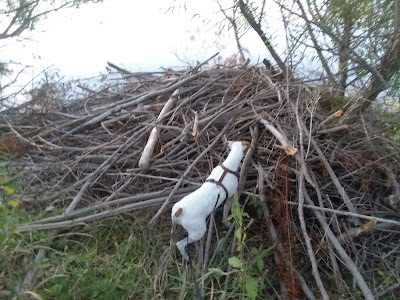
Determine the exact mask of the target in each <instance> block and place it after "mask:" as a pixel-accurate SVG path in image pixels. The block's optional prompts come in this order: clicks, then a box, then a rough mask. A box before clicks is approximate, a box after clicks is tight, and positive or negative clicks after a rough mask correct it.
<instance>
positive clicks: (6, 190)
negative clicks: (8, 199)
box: [3, 186, 14, 195]
mask: <svg viewBox="0 0 400 300" xmlns="http://www.w3.org/2000/svg"><path fill="white" fill-rule="evenodd" d="M3 191H4V192H5V193H6V194H7V195H12V193H14V189H13V188H11V187H10V186H3Z"/></svg>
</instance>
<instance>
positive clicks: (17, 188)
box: [8, 182, 21, 191]
mask: <svg viewBox="0 0 400 300" xmlns="http://www.w3.org/2000/svg"><path fill="white" fill-rule="evenodd" d="M8 186H9V187H10V188H12V189H13V190H14V191H16V190H19V189H20V188H21V185H20V184H19V183H18V182H11V183H10V184H9V185H8Z"/></svg>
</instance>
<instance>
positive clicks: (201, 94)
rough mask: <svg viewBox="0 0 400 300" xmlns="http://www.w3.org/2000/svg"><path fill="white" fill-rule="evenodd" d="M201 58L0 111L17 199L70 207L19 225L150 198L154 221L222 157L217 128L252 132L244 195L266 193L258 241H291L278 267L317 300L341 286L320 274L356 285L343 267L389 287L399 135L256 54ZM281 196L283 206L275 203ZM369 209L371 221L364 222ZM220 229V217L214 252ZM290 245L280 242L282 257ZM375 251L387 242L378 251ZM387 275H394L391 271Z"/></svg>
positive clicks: (133, 206) (225, 133)
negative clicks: (253, 62) (327, 100)
mask: <svg viewBox="0 0 400 300" xmlns="http://www.w3.org/2000/svg"><path fill="white" fill-rule="evenodd" d="M206 62H207V61H205V62H203V63H201V64H199V65H197V66H194V67H193V68H189V69H187V70H182V71H171V70H169V69H168V70H165V71H163V72H157V73H130V72H129V71H126V70H122V69H121V70H118V72H119V73H117V74H114V75H115V76H117V79H116V80H114V81H113V83H112V84H110V85H109V86H107V85H106V86H101V87H99V88H98V89H97V90H95V89H93V88H90V89H80V90H82V91H83V93H86V94H85V96H84V97H82V98H80V99H77V100H75V101H72V102H65V105H63V106H62V107H61V108H60V109H59V111H54V110H53V111H49V112H48V113H45V114H43V113H37V112H36V113H35V112H27V111H24V112H19V113H16V110H15V109H14V110H13V111H10V112H5V113H4V118H5V119H4V122H3V126H2V127H1V130H2V131H4V132H5V133H9V134H12V136H13V137H14V138H13V139H4V143H5V144H7V143H9V144H10V145H4V146H5V147H7V148H8V149H14V150H13V151H14V152H15V153H18V156H19V157H18V158H15V159H14V160H13V161H12V162H11V163H10V165H9V168H10V169H12V170H14V171H17V172H19V174H21V181H22V182H21V183H22V186H23V189H22V190H21V191H20V196H21V199H22V200H23V202H24V203H23V205H24V206H25V207H26V209H32V210H34V209H37V207H41V208H42V209H43V211H45V210H46V209H47V208H49V207H57V208H62V211H64V213H63V214H61V215H60V214H53V213H51V212H50V211H51V209H49V213H48V215H46V216H44V217H43V218H42V219H40V220H35V221H33V222H30V223H26V224H20V225H19V226H18V228H17V229H18V230H19V231H20V232H27V231H33V230H59V229H62V228H67V227H70V226H76V225H84V224H88V223H89V222H92V221H94V220H98V219H100V218H107V217H110V216H114V215H116V214H123V213H126V212H132V211H135V210H139V209H145V208H148V207H156V208H158V212H157V213H156V214H155V216H154V218H153V220H152V221H151V223H152V224H153V225H154V224H157V222H156V221H157V220H158V218H159V217H160V216H161V215H164V214H165V215H169V206H170V204H171V203H172V202H174V201H177V200H179V199H180V198H182V197H183V196H184V195H186V194H187V193H189V192H191V191H193V190H194V189H195V188H197V187H198V186H199V185H201V184H202V183H203V182H204V180H205V179H206V177H207V176H208V174H209V172H210V171H211V169H212V168H213V167H215V166H216V165H217V164H218V163H219V162H220V161H221V160H223V159H224V158H225V157H226V153H227V149H226V147H225V146H224V144H223V142H222V139H223V137H226V138H227V139H228V140H247V141H252V142H251V148H250V150H249V151H248V153H247V155H246V158H245V160H244V163H243V165H244V167H243V169H242V171H241V176H240V186H239V194H240V195H241V197H240V202H241V203H244V200H245V198H246V197H249V196H251V197H256V198H259V199H262V203H263V213H262V215H263V216H264V217H262V218H259V217H258V214H257V211H254V210H257V209H256V208H254V207H252V206H251V205H250V204H247V205H246V208H245V209H248V210H249V215H250V216H251V217H252V218H253V219H254V220H255V222H254V224H256V225H258V226H255V225H252V227H251V229H252V234H254V235H255V236H256V235H257V234H262V232H261V230H260V229H259V228H262V223H263V222H265V219H268V224H270V225H271V226H269V227H268V230H267V231H266V232H268V233H269V237H270V238H269V239H265V240H264V241H263V242H260V243H268V242H270V243H272V244H277V245H284V247H289V248H290V249H293V253H295V255H294V256H291V257H285V262H284V269H286V270H290V274H292V275H291V276H292V277H293V280H294V281H296V282H297V283H298V284H299V290H300V287H301V292H302V293H303V294H304V295H306V297H308V298H309V299H314V298H315V296H314V295H313V292H312V291H314V292H315V291H316V290H317V288H319V291H320V292H321V294H322V295H323V298H327V297H332V298H333V296H332V295H336V296H338V295H337V294H335V293H336V291H335V290H332V289H329V288H328V285H327V284H326V283H325V280H328V278H329V276H330V275H333V276H335V278H336V282H341V283H342V284H343V285H344V286H343V288H341V289H340V290H341V291H346V290H347V291H350V290H352V287H351V286H350V285H351V282H349V281H348V278H349V277H348V276H346V275H349V274H351V275H352V277H353V278H354V280H355V282H356V283H357V284H358V286H359V288H360V290H361V291H362V293H363V295H364V297H365V298H369V299H372V298H373V297H374V295H375V294H377V293H378V292H380V293H383V291H384V292H385V293H386V294H388V293H392V292H391V290H390V288H391V287H390V286H388V285H387V283H385V282H383V281H379V282H378V281H377V278H380V276H377V275H376V274H375V273H376V272H377V271H376V270H381V269H382V268H386V269H390V268H393V270H395V263H396V259H395V257H396V255H398V254H399V253H398V252H400V249H398V250H395V251H392V250H393V249H397V248H395V242H389V243H387V242H384V241H395V240H398V235H399V230H398V229H399V226H400V225H399V224H400V213H399V211H398V207H396V205H393V204H391V203H388V201H389V200H387V199H392V198H393V197H396V199H397V198H398V195H399V182H400V180H399V174H400V164H399V159H400V158H399V155H398V150H399V147H398V145H397V144H396V143H394V142H393V141H390V140H388V139H384V138H381V137H379V136H377V135H376V134H375V133H374V132H373V131H370V130H369V128H370V127H369V126H368V124H367V121H365V120H363V124H360V126H358V124H354V123H352V124H351V126H348V124H339V123H340V122H345V121H343V120H341V118H340V115H338V114H333V115H332V114H331V113H329V112H327V111H325V110H324V108H323V107H321V105H320V100H321V99H320V98H321V95H324V94H329V93H325V91H324V90H323V88H322V87H318V86H316V85H306V84H302V83H299V82H296V83H293V84H292V83H290V82H289V81H288V80H287V79H288V78H287V79H286V81H284V82H278V81H277V79H276V78H272V77H271V74H270V71H269V70H267V69H265V68H264V69H263V68H259V67H256V66H247V65H244V66H234V67H221V66H218V67H216V68H210V67H207V66H206ZM117 69H118V68H117ZM120 72H122V73H124V74H125V75H124V76H125V77H124V76H122V75H121V74H120ZM127 72H128V73H129V74H128V73H127ZM118 75H119V77H118ZM111 86H112V88H111ZM178 89H179V90H178ZM174 92H175V93H174ZM174 94H175V95H174ZM178 94H179V95H178ZM169 99H174V100H173V101H171V100H169ZM168 101H170V102H169V104H168ZM172 102H173V103H172ZM44 111H48V110H46V109H45V110H44ZM328 126H329V127H328ZM154 129H156V134H154ZM152 131H153V134H152V133H151V132H152ZM149 136H150V138H149ZM15 140H19V141H20V143H15V142H14V141H15ZM146 144H149V146H148V147H147V148H148V151H147V152H146V151H144V149H146ZM141 157H143V160H144V163H143V165H142V164H140V158H141ZM299 178H300V179H301V178H304V180H305V183H304V184H302V183H301V181H302V180H300V182H299ZM264 183H266V186H264ZM303 196H304V200H305V202H306V204H303V198H302V197H303ZM298 200H301V201H300V202H298ZM279 205H281V208H282V207H284V209H285V210H286V211H284V212H285V215H286V216H288V217H287V218H283V212H282V211H279V210H278V211H276V207H278V206H279ZM282 205H283V206H282ZM268 207H269V209H268V210H267V208H268ZM215 219H216V220H218V212H216V218H215ZM363 219H365V220H368V221H371V222H370V223H367V224H374V226H373V227H371V228H370V227H368V226H366V225H365V223H366V222H363V223H364V225H360V226H359V223H360V221H361V220H363ZM375 223H377V224H376V225H375ZM211 224H214V223H213V222H211ZM385 224H386V225H385ZM282 225H283V226H282ZM253 226H254V227H253ZM166 230H167V229H166ZM218 230H219V225H218V222H217V221H216V222H215V228H214V233H212V232H211V231H210V235H209V240H208V242H207V249H206V252H205V257H206V263H208V264H209V263H210V259H209V258H210V257H212V251H213V248H212V243H211V242H210V241H211V240H213V239H215V238H216V236H221V235H220V234H219V233H218ZM383 233H384V234H385V239H383V238H381V237H380V235H382V234H383ZM249 234H250V233H249ZM287 237H290V239H288V240H285V238H287ZM327 238H328V240H327ZM232 245H233V246H232V247H233V248H232V249H233V252H234V250H235V244H232ZM317 245H318V246H317ZM321 245H326V247H325V246H324V247H321ZM264 246H265V245H264ZM318 247H319V248H318ZM327 247H328V248H327ZM285 249H286V248H282V247H281V246H278V247H277V249H276V251H277V252H276V253H277V254H276V255H277V256H276V257H275V259H276V261H275V262H276V264H278V263H279V259H280V257H282V256H281V255H280V253H281V252H284V251H285ZM381 253H387V257H386V259H385V261H383V259H382V258H381V257H382V256H381ZM38 254H40V255H42V254H43V253H42V252H40V253H38ZM361 256H362V257H363V259H358V257H361ZM341 261H342V262H344V264H340V262H341ZM300 262H302V263H301V264H300ZM326 262H329V263H326ZM211 263H212V261H211ZM205 267H207V266H205ZM282 270H283V269H282ZM282 270H281V271H280V272H283V271H282ZM287 272H289V271H287ZM389 273H390V272H389ZM281 275H285V274H281ZM29 276H30V275H29ZM340 276H343V277H341V278H339V277H340ZM393 276H394V277H393V278H399V274H398V272H397V273H396V274H395V275H393ZM396 276H397V277H396ZM228 278H229V277H228ZM313 279H315V281H314V280H313ZM339 279H340V280H339ZM393 280H394V279H393ZM29 281H31V279H30V280H29ZM322 282H323V283H324V285H322ZM392 283H393V282H392ZM346 284H347V285H348V286H347V287H346V286H345V285H346ZM385 284H386V285H385ZM281 287H282V289H281ZM378 287H379V288H378ZM291 288H292V287H290V286H288V285H286V284H282V285H280V284H278V286H276V287H274V290H278V291H281V294H282V295H284V294H285V293H286V292H285V290H286V291H287V290H288V289H291ZM393 293H394V292H393ZM300 298H301V297H300Z"/></svg>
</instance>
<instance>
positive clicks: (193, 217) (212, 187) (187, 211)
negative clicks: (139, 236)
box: [171, 142, 250, 260]
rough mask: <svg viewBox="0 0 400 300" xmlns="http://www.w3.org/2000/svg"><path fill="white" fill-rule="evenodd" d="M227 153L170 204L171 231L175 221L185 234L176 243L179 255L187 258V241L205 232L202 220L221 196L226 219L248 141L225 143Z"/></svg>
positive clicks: (190, 241) (197, 237)
mask: <svg viewBox="0 0 400 300" xmlns="http://www.w3.org/2000/svg"><path fill="white" fill-rule="evenodd" d="M228 146H229V148H230V150H231V151H230V153H229V155H228V157H227V158H226V160H225V161H224V162H223V163H222V164H220V165H219V166H217V167H215V168H214V170H212V172H211V174H210V176H208V178H207V179H206V181H205V182H204V183H203V184H202V186H201V187H200V188H198V189H197V190H195V191H194V192H193V193H191V194H189V195H187V196H185V197H184V198H182V200H180V201H179V202H177V203H175V205H174V206H173V207H172V214H171V218H172V232H174V231H175V228H176V226H177V224H179V225H182V226H183V228H185V230H186V231H187V232H188V236H187V237H186V238H184V239H182V240H180V241H179V242H177V243H176V246H177V248H178V249H179V251H180V253H181V254H182V257H183V258H184V259H186V260H188V259H189V257H188V255H187V253H186V251H185V248H186V246H187V245H188V244H191V243H193V242H196V241H198V240H200V239H201V238H202V237H203V235H204V233H205V232H206V229H207V228H206V219H207V217H208V216H209V215H210V214H211V213H212V211H213V210H214V209H216V208H217V207H219V206H220V205H221V204H222V202H224V200H225V199H228V200H227V201H226V203H225V206H224V213H223V222H224V224H225V225H227V226H229V223H228V221H227V217H228V213H229V211H230V204H231V201H230V200H231V198H232V197H233V195H234V194H235V193H236V190H237V188H238V174H237V171H238V169H239V165H240V162H241V161H242V159H243V157H244V153H245V151H246V149H247V148H248V147H249V146H250V144H249V143H248V142H228Z"/></svg>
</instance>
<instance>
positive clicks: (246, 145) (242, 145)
mask: <svg viewBox="0 0 400 300" xmlns="http://www.w3.org/2000/svg"><path fill="white" fill-rule="evenodd" d="M226 143H227V145H228V148H229V149H230V150H233V149H237V148H240V149H242V151H243V153H244V152H245V151H246V150H247V149H249V148H250V143H249V142H247V141H236V142H233V141H226Z"/></svg>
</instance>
